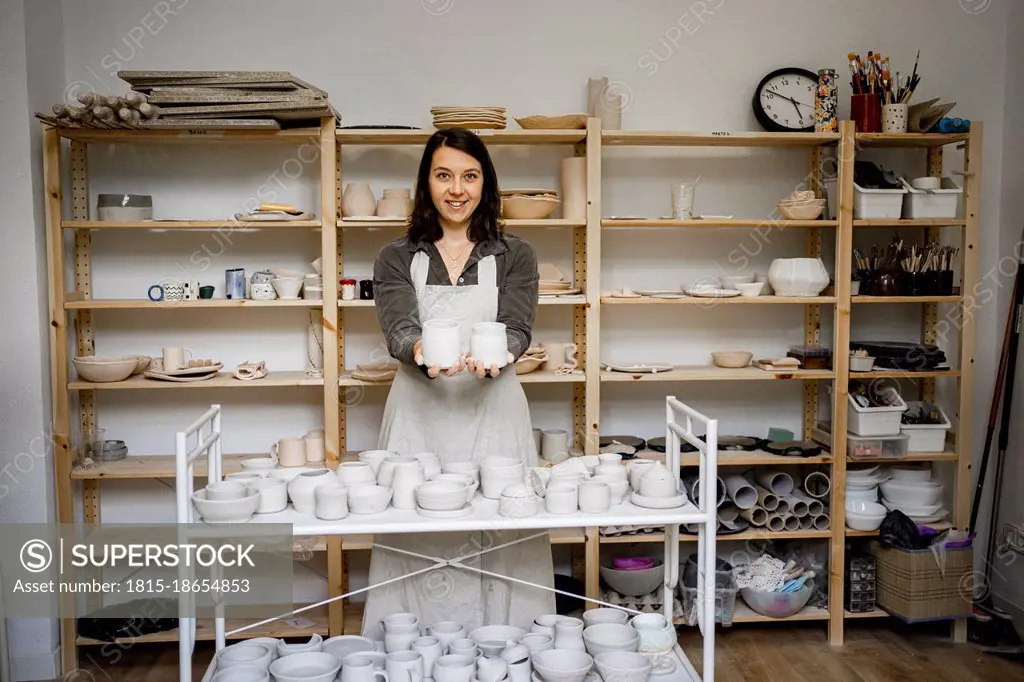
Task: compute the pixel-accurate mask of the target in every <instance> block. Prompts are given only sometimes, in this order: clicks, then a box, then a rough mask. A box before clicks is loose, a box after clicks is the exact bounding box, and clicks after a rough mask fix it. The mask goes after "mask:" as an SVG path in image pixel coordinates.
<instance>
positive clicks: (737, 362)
mask: <svg viewBox="0 0 1024 682" xmlns="http://www.w3.org/2000/svg"><path fill="white" fill-rule="evenodd" d="M753 357H754V354H753V353H748V352H747V351H745V350H729V351H716V352H714V353H712V354H711V360H712V362H714V363H715V366H716V367H728V368H739V367H746V366H747V365H749V364H750V360H751V358H753Z"/></svg>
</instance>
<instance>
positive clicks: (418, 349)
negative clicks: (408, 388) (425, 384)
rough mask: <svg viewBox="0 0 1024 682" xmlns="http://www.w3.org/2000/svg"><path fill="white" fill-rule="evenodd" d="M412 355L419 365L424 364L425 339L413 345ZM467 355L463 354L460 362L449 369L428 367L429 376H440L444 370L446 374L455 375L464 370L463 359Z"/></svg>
mask: <svg viewBox="0 0 1024 682" xmlns="http://www.w3.org/2000/svg"><path fill="white" fill-rule="evenodd" d="M412 357H413V359H414V360H415V361H416V364H417V365H421V366H422V365H423V339H420V340H418V341H417V342H416V343H415V344H414V345H413V347H412ZM465 357H466V356H462V358H460V359H459V361H458V362H456V363H455V364H454V365H452V366H451V367H449V368H448V369H442V368H441V367H428V368H427V376H428V377H430V378H431V379H433V378H435V377H437V376H439V375H440V374H441V372H444V374H445V376H449V377H453V376H455V375H456V374H458V373H459V372H461V371H462V364H463V360H464V359H465Z"/></svg>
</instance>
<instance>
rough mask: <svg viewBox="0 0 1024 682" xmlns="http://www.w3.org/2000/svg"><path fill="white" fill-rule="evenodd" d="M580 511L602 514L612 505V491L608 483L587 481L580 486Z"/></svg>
mask: <svg viewBox="0 0 1024 682" xmlns="http://www.w3.org/2000/svg"><path fill="white" fill-rule="evenodd" d="M578 495H579V507H580V511H581V512H584V513H586V514H601V513H603V512H606V511H608V508H609V507H611V506H612V492H611V488H609V487H608V484H607V483H601V482H600V481H596V482H595V481H586V482H584V483H581V484H580V486H579V488H578Z"/></svg>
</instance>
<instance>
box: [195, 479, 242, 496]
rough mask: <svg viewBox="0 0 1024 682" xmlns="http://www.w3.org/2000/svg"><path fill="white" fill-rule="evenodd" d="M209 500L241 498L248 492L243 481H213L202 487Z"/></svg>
mask: <svg viewBox="0 0 1024 682" xmlns="http://www.w3.org/2000/svg"><path fill="white" fill-rule="evenodd" d="M204 490H205V491H206V499H208V500H210V501H221V500H241V499H242V498H244V497H245V496H246V494H247V493H248V488H246V485H245V483H244V482H243V481H214V482H212V483H207V484H206V487H205V488H204Z"/></svg>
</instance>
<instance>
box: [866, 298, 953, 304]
mask: <svg viewBox="0 0 1024 682" xmlns="http://www.w3.org/2000/svg"><path fill="white" fill-rule="evenodd" d="M962 300H963V298H962V297H960V296H851V297H850V303H853V304H855V305H857V304H861V303H883V304H885V303H888V304H894V303H959V302H960V301H962Z"/></svg>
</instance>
